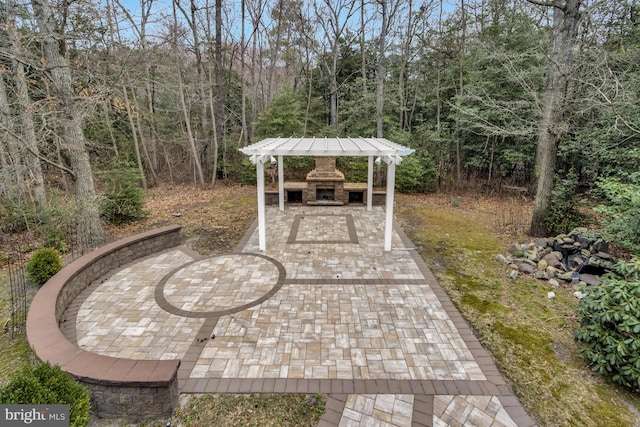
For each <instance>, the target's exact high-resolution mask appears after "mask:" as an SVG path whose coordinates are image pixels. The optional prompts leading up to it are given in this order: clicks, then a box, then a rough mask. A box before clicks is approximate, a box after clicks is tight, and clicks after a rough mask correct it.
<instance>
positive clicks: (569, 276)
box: [558, 271, 573, 282]
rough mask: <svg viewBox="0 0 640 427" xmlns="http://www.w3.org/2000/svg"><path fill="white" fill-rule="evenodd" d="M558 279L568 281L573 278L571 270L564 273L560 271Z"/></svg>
mask: <svg viewBox="0 0 640 427" xmlns="http://www.w3.org/2000/svg"><path fill="white" fill-rule="evenodd" d="M558 279H560V280H564V281H566V282H570V281H571V280H572V279H573V272H571V271H567V272H564V273H560V274H558Z"/></svg>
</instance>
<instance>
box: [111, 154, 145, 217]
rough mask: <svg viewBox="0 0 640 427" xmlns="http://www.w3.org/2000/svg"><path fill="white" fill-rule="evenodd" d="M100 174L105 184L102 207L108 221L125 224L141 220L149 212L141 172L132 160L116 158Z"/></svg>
mask: <svg viewBox="0 0 640 427" xmlns="http://www.w3.org/2000/svg"><path fill="white" fill-rule="evenodd" d="M100 176H101V177H102V179H103V180H104V186H105V194H104V195H103V197H102V200H101V209H102V215H103V216H104V217H105V219H106V220H107V221H109V222H111V223H113V224H116V225H123V224H128V223H130V222H134V221H138V220H141V219H143V218H145V217H146V216H147V215H148V214H149V213H148V212H147V211H145V210H144V190H143V189H142V187H141V186H140V180H141V178H140V174H139V172H138V169H136V168H135V167H134V166H133V165H132V164H131V162H129V161H126V160H116V161H114V162H113V163H112V164H111V167H110V168H109V169H108V170H107V171H105V172H102V173H101V174H100Z"/></svg>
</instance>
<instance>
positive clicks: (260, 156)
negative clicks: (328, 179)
mask: <svg viewBox="0 0 640 427" xmlns="http://www.w3.org/2000/svg"><path fill="white" fill-rule="evenodd" d="M240 151H241V152H242V153H244V154H246V155H248V156H249V158H250V160H251V162H252V163H253V164H255V165H256V175H257V185H258V240H259V248H260V250H261V251H264V250H266V248H267V244H266V229H265V228H266V224H265V187H264V164H265V162H270V163H275V162H276V159H277V163H278V201H279V208H280V210H281V211H284V171H283V157H284V156H313V157H321V156H327V157H339V156H367V157H368V158H369V163H368V174H367V191H368V194H369V195H371V194H373V164H374V162H375V163H379V162H380V161H383V162H385V163H386V164H387V165H388V168H387V188H386V200H385V233H384V250H385V251H390V250H391V236H392V231H393V197H394V188H395V168H396V165H398V164H400V162H402V157H403V156H407V155H409V154H411V153H413V152H414V150H412V149H410V148H407V147H404V146H402V145H399V144H396V143H394V142H391V141H389V140H387V139H385V138H315V137H314V138H298V137H291V138H280V137H279V138H267V139H264V140H262V141H259V142H256V143H255V144H251V145H249V146H247V147H245V148H241V149H240ZM371 207H372V197H371V196H370V197H367V210H371Z"/></svg>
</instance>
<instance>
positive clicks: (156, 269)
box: [65, 205, 534, 426]
mask: <svg viewBox="0 0 640 427" xmlns="http://www.w3.org/2000/svg"><path fill="white" fill-rule="evenodd" d="M384 216H385V213H384V210H383V208H381V207H374V208H373V210H372V211H367V210H366V208H365V207H364V206H358V205H348V206H340V207H326V206H302V205H298V206H293V205H289V206H287V208H286V210H285V211H284V212H281V211H279V210H278V209H277V207H275V206H271V207H267V216H266V217H267V227H266V231H267V249H266V251H264V252H260V251H259V250H258V247H259V246H258V236H257V234H258V233H257V230H256V228H255V225H254V226H253V227H252V228H251V229H250V230H248V232H247V233H246V235H245V238H244V239H243V240H242V242H241V243H240V244H239V246H238V248H237V250H236V252H234V253H230V254H224V255H218V256H211V257H202V256H200V255H198V254H196V253H194V252H193V251H191V250H190V249H189V248H187V247H186V246H178V247H176V248H173V249H169V250H166V251H164V252H162V253H158V254H154V255H152V256H149V257H146V258H144V259H142V260H139V261H138V262H135V263H133V264H131V265H128V266H125V267H124V268H121V269H119V270H118V271H113V272H112V273H111V274H110V275H109V276H108V277H105V278H104V280H101V281H99V282H98V283H96V284H94V285H92V286H90V287H89V288H87V290H86V291H85V292H84V293H83V294H81V295H80V297H79V298H80V299H81V300H82V304H79V305H77V306H78V307H79V308H77V309H76V310H74V311H69V312H68V313H67V315H66V318H67V321H70V320H71V321H73V322H74V323H75V326H76V327H75V330H74V329H73V328H67V329H66V330H65V332H66V334H67V336H68V337H69V338H70V339H71V340H73V341H75V342H76V343H77V344H78V346H80V347H82V348H83V349H85V350H89V351H92V352H95V353H98V354H103V355H108V356H114V357H124V358H131V359H181V360H182V364H181V366H180V370H179V387H180V391H181V393H205V392H207V393H208V392H211V393H214V392H227V393H250V392H260V391H264V392H276V393H284V392H291V393H326V394H328V395H329V396H328V401H327V411H326V412H325V414H324V416H323V418H322V420H321V422H320V425H322V426H335V425H339V426H446V425H451V426H463V425H464V426H468V425H478V426H529V425H534V423H533V421H532V419H531V418H530V417H529V416H528V415H527V414H526V412H525V411H524V409H523V408H522V406H521V405H520V403H519V402H518V400H517V399H516V398H515V396H514V395H513V393H512V391H511V389H510V387H509V386H508V385H507V384H506V382H505V381H504V379H503V377H502V376H501V374H500V373H499V371H498V370H497V368H496V366H495V364H494V362H493V359H492V357H491V355H490V354H489V353H488V352H487V351H486V350H485V349H483V348H482V346H481V345H480V343H479V342H478V340H477V339H476V338H475V337H474V335H473V333H472V331H471V330H470V328H469V326H468V324H467V323H466V322H465V321H464V319H463V318H462V317H461V315H460V314H459V313H458V311H457V310H456V309H455V307H454V306H453V304H452V303H451V301H450V300H449V298H448V297H447V295H446V294H445V293H444V291H443V290H442V288H441V287H440V286H439V284H438V283H437V281H436V279H435V278H434V276H433V275H432V274H431V272H430V271H429V269H428V268H427V267H426V265H425V264H424V262H423V261H422V259H421V258H420V257H419V255H418V254H417V252H416V251H415V250H414V248H413V246H414V245H413V243H412V242H411V241H409V240H408V239H407V238H406V236H405V235H404V234H403V232H402V230H401V229H400V228H399V227H398V226H397V225H396V226H395V229H394V234H393V238H392V250H391V251H386V252H385V251H383V240H384Z"/></svg>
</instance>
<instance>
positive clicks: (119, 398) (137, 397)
mask: <svg viewBox="0 0 640 427" xmlns="http://www.w3.org/2000/svg"><path fill="white" fill-rule="evenodd" d="M180 229H181V227H180V226H179V225H171V226H166V227H162V228H158V229H155V230H151V231H149V232H145V233H141V234H137V235H135V236H131V237H128V238H125V239H122V240H118V241H117V242H113V243H110V244H107V245H105V246H102V247H100V248H98V249H96V250H94V251H92V252H90V253H88V254H86V255H84V256H82V257H80V258H78V259H77V260H75V261H74V262H72V263H70V264H69V265H67V266H66V267H64V268H63V269H62V270H60V272H58V274H56V275H55V276H53V277H52V278H51V279H49V281H48V282H47V283H45V284H44V286H42V288H41V289H40V290H39V291H38V293H37V294H36V296H35V297H34V299H33V301H32V303H31V305H30V307H29V313H28V315H27V327H26V329H27V340H28V342H29V345H30V346H31V348H32V349H33V351H34V353H35V355H36V357H37V358H38V359H39V360H41V361H44V362H49V363H50V364H51V365H59V366H60V368H61V369H62V370H63V371H65V372H67V373H69V374H70V375H71V376H72V377H73V378H75V379H76V380H78V381H80V382H81V383H83V384H84V385H85V386H87V387H88V389H89V391H90V394H91V408H92V412H93V413H94V414H95V415H96V416H98V417H101V418H127V419H129V420H132V421H142V420H147V419H157V418H158V417H159V416H169V415H171V414H172V412H173V410H174V409H175V408H177V405H178V396H179V391H178V379H177V372H178V367H179V366H180V361H179V360H132V359H123V358H115V357H108V356H102V355H99V354H95V353H91V352H89V351H86V350H83V349H81V348H80V347H78V346H77V345H76V344H75V343H72V342H70V341H69V340H68V339H67V338H66V337H65V336H64V335H63V333H62V331H61V330H60V327H59V325H60V323H61V321H62V319H63V316H64V313H65V310H66V309H67V308H68V307H69V305H70V304H71V303H72V302H73V300H74V299H75V298H76V297H77V296H78V295H79V294H80V293H81V292H82V291H83V290H84V289H85V288H87V287H88V286H89V285H90V284H91V283H92V282H94V281H95V280H97V279H99V278H100V277H102V276H104V275H105V274H107V273H108V272H109V271H111V270H113V269H116V268H118V267H120V266H122V265H124V264H127V263H129V262H131V261H133V260H135V259H137V258H141V257H144V256H147V255H150V254H153V253H156V252H159V251H162V250H164V249H167V248H170V247H173V246H177V245H178V244H180V243H181V237H180Z"/></svg>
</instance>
